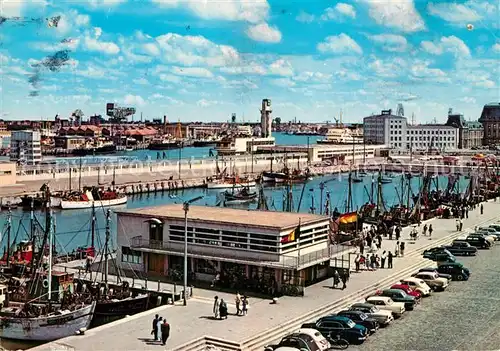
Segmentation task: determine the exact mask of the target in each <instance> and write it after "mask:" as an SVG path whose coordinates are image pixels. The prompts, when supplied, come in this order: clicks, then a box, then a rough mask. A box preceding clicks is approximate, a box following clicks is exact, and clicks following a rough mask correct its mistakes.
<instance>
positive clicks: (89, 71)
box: [75, 65, 107, 79]
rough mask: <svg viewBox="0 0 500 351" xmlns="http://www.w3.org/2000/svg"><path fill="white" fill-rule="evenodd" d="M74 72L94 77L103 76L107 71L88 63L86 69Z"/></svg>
mask: <svg viewBox="0 0 500 351" xmlns="http://www.w3.org/2000/svg"><path fill="white" fill-rule="evenodd" d="M75 73H76V74H77V75H79V76H83V77H87V78H95V79H99V78H104V77H106V76H107V73H106V72H105V71H104V70H103V69H101V68H99V67H96V66H93V65H88V66H87V68H86V69H82V70H76V71H75Z"/></svg>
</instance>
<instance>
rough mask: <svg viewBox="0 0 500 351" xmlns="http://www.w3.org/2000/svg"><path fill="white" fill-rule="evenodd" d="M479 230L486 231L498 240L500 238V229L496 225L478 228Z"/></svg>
mask: <svg viewBox="0 0 500 351" xmlns="http://www.w3.org/2000/svg"><path fill="white" fill-rule="evenodd" d="M477 231H478V232H485V233H487V234H488V235H491V236H493V237H494V238H495V240H496V241H498V240H500V230H498V229H496V228H495V227H494V226H492V225H490V226H488V227H479V228H477Z"/></svg>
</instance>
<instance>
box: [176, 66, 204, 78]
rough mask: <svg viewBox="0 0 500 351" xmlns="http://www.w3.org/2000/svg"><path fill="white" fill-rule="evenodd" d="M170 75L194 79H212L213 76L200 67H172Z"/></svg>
mask: <svg viewBox="0 0 500 351" xmlns="http://www.w3.org/2000/svg"><path fill="white" fill-rule="evenodd" d="M172 73H173V74H176V75H178V76H187V77H195V78H212V77H213V76H214V75H213V73H212V72H210V71H209V70H208V69H206V68H201V67H173V68H172Z"/></svg>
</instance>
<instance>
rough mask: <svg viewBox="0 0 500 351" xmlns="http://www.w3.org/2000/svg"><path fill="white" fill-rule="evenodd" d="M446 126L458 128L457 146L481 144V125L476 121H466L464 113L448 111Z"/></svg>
mask: <svg viewBox="0 0 500 351" xmlns="http://www.w3.org/2000/svg"><path fill="white" fill-rule="evenodd" d="M446 125H447V126H451V127H455V128H458V148H459V149H471V148H479V147H481V146H482V145H483V137H484V130H483V125H482V124H481V123H480V122H477V121H466V120H465V118H464V115H462V114H459V113H453V110H452V109H451V108H450V110H449V111H448V120H447V121H446Z"/></svg>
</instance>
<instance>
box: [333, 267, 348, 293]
mask: <svg viewBox="0 0 500 351" xmlns="http://www.w3.org/2000/svg"><path fill="white" fill-rule="evenodd" d="M341 272H342V273H339V271H338V270H337V269H336V270H335V271H334V272H333V288H334V289H337V287H338V286H339V284H340V282H342V288H341V289H342V290H344V289H345V288H346V287H347V281H348V280H349V274H348V272H346V271H345V270H341Z"/></svg>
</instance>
